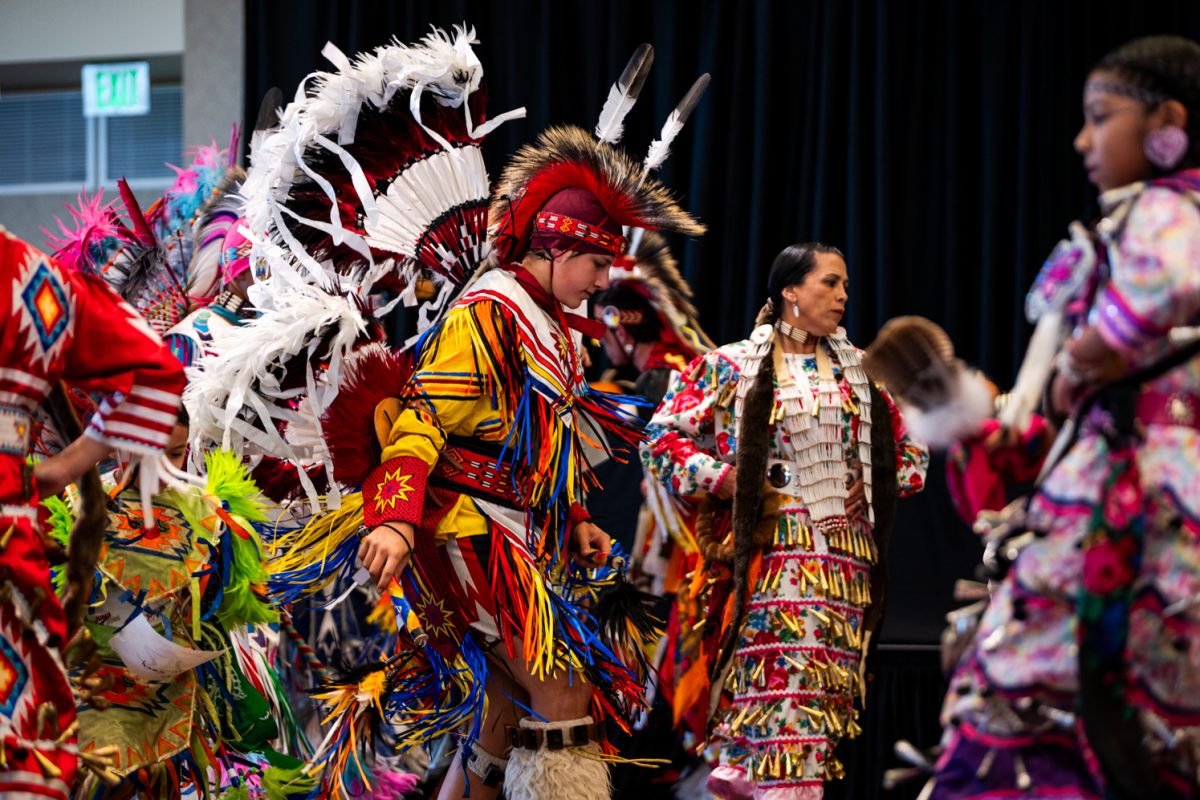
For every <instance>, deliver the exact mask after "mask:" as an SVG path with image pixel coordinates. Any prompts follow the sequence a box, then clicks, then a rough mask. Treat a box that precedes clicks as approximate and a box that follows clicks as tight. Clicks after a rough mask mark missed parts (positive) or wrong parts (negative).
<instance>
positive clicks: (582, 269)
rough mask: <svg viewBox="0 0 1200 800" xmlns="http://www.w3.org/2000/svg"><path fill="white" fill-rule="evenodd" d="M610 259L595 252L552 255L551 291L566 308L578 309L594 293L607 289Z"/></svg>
mask: <svg viewBox="0 0 1200 800" xmlns="http://www.w3.org/2000/svg"><path fill="white" fill-rule="evenodd" d="M612 263H613V257H612V256H609V255H599V254H596V253H564V254H561V255H560V254H557V253H556V254H555V256H554V270H553V273H552V275H551V279H550V290H551V292H552V293H553V294H554V299H555V300H557V301H558V302H560V303H562V304H563V305H565V306H566V307H567V308H578V307H579V306H580V305H582V304H583V303H586V302H587V299H588V298H589V297H591V296H592V295H593V294H595V293H596V292H602V291H604V290H605V289H607V288H608V269H609V267H611V266H612Z"/></svg>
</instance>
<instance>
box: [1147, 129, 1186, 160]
mask: <svg viewBox="0 0 1200 800" xmlns="http://www.w3.org/2000/svg"><path fill="white" fill-rule="evenodd" d="M1142 148H1143V149H1144V150H1145V151H1146V158H1148V159H1149V160H1150V163H1151V164H1153V165H1154V166H1156V167H1158V168H1159V169H1161V170H1164V171H1169V170H1173V169H1175V167H1177V166H1179V162H1180V161H1183V157H1184V155H1186V154H1187V150H1188V135H1187V131H1185V130H1184V129H1183V128H1181V127H1179V126H1178V125H1166V126H1164V127H1162V128H1156V129H1154V130H1152V131H1150V132H1149V133H1147V134H1146V138H1145V140H1144V141H1143V142H1142Z"/></svg>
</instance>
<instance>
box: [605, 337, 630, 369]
mask: <svg viewBox="0 0 1200 800" xmlns="http://www.w3.org/2000/svg"><path fill="white" fill-rule="evenodd" d="M600 343H601V344H602V345H604V355H606V356H607V357H608V363H610V364H612V365H613V366H614V367H623V366H625V365H626V364H628V363H629V353H628V350H629V348H630V347H631V346H632V342H630V341H629V335H628V334H627V333H625V329H624V328H616V329H615V330H614V329H613V328H609V329H608V332H607V333H605V334H604V338H603V339H601V340H600Z"/></svg>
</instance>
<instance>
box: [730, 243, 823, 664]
mask: <svg viewBox="0 0 1200 800" xmlns="http://www.w3.org/2000/svg"><path fill="white" fill-rule="evenodd" d="M822 253H828V254H832V255H836V256H838V257H839V258H841V259H842V260H843V261H845V259H846V256H844V255H843V254H842V251H841V250H839V249H838V248H836V247H834V246H833V245H829V244H824V243H822V242H804V243H803V244H793V245H788V246H787V247H785V248H783V251H782V252H781V253H780V254H779V255H777V256H776V257H775V262H774V263H773V264H771V272H770V274H769V275H768V277H767V293H768V295H769V297H770V299H769V300H768V302H767V305H766V306H764V307H763V310H762V311H761V312H759V319H758V321H759V322H769V323H774V322H775V321H776V320H778V319H779V315H780V314H781V313H783V290H784V289H785V288H786V287H788V286H795V285H796V284H798V283H803V282H804V279H805V277H807V276H808V273H810V272H812V271H813V268H814V267H815V266H816V265H817V256H818V255H819V254H822ZM773 347H774V345H773ZM774 410H775V358H774V354H773V352H772V351H771V350H768V351H767V352H766V353H765V354H763V356H762V360H761V361H760V362H759V367H758V374H757V375H755V376H754V382H753V383H751V384H750V389H749V391H747V392H746V399H745V402H744V403H743V405H742V414H741V419H739V420H738V433H737V443H738V446H737V451H738V452H737V478H736V481H735V483H734V491H733V598H732V603H733V624H732V625H731V626H730V627H729V628H728V629H726V631H725V636H724V638H723V639H722V641H721V644H720V647H719V649H718V654H717V660H716V662H715V664H714V668H713V673H712V675H713V677H714V679H716V678H717V677H718V676H720V674H721V673H722V672H723V671H724V670H725V669H726V668H727V667H728V665H729V662H730V660H731V659H732V658H733V652H734V650H735V649H736V647H737V643H738V638H739V637H740V635H741V629H742V623H744V622H745V620H746V615H747V602H748V600H749V593H750V562H751V561H752V560H753V558H754V548H755V544H754V530H755V528H756V527H757V526H758V522H759V518H760V517H761V516H762V514H763V496H764V492H765V489H764V487H765V485H766V480H767V461H768V459H769V456H770V449H771V437H772V435H773V431H774V427H775V426H774V424H773V423H772V422H771V412H773V411H774Z"/></svg>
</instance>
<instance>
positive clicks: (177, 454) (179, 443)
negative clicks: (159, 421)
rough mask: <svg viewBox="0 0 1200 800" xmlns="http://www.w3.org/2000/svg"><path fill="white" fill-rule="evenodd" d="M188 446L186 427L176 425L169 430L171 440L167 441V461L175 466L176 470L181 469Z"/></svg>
mask: <svg viewBox="0 0 1200 800" xmlns="http://www.w3.org/2000/svg"><path fill="white" fill-rule="evenodd" d="M187 445H188V426H187V425H182V424H180V423H176V424H175V427H173V428H171V438H169V439H167V448H166V453H167V460H168V461H170V462H171V463H172V464H174V465H175V467H176V469H183V462H184V461H185V460H186V459H187Z"/></svg>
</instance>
